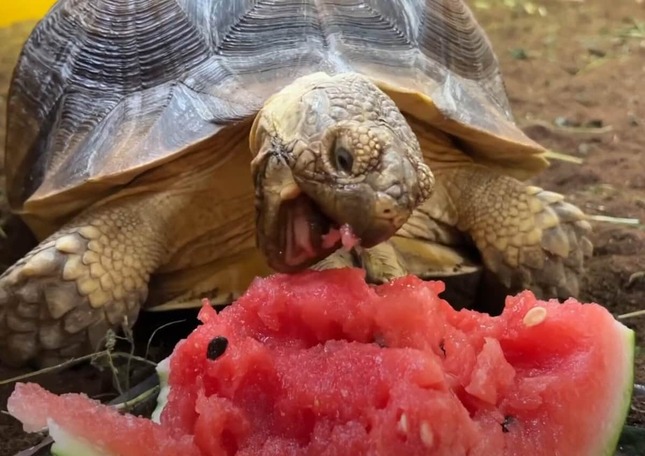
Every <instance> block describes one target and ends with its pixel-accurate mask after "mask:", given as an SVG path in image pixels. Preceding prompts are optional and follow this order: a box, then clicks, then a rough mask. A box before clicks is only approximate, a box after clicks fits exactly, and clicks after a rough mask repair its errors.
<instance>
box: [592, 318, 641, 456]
mask: <svg viewBox="0 0 645 456" xmlns="http://www.w3.org/2000/svg"><path fill="white" fill-rule="evenodd" d="M614 324H615V325H617V326H618V332H619V333H622V336H623V342H624V343H623V346H624V347H625V350H626V353H625V364H626V366H624V369H622V370H621V371H622V372H625V379H624V380H623V384H622V388H619V391H620V392H621V393H620V394H621V396H622V400H619V401H617V402H618V405H617V407H616V412H615V415H614V416H613V417H612V419H611V420H610V421H609V422H610V423H611V426H610V429H613V430H614V432H613V434H612V435H610V436H609V437H608V439H607V442H606V444H605V446H604V448H603V450H604V451H602V453H600V454H601V455H602V456H614V454H615V453H616V448H617V447H618V441H619V440H620V435H621V433H622V431H623V428H624V426H625V422H626V421H627V415H628V414H629V410H630V408H631V403H632V394H633V391H634V357H635V354H636V334H635V333H634V331H633V330H631V329H630V328H628V327H627V326H625V325H623V324H622V323H621V322H619V321H618V320H616V321H615V323H614Z"/></svg>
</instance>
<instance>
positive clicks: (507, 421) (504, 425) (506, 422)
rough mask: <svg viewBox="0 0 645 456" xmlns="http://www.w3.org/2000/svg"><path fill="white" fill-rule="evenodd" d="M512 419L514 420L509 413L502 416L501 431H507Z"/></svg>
mask: <svg viewBox="0 0 645 456" xmlns="http://www.w3.org/2000/svg"><path fill="white" fill-rule="evenodd" d="M513 421H515V418H513V417H512V416H511V415H506V416H505V417H504V422H503V423H502V432H504V433H506V432H508V427H509V426H510V425H511V424H512V423H513Z"/></svg>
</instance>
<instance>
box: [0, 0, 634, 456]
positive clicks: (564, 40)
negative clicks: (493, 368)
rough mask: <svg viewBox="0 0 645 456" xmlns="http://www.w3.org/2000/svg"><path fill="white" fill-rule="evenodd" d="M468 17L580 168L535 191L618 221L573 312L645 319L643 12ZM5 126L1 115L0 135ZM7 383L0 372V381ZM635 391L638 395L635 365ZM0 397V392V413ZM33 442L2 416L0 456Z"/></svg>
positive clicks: (537, 9)
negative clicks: (586, 305)
mask: <svg viewBox="0 0 645 456" xmlns="http://www.w3.org/2000/svg"><path fill="white" fill-rule="evenodd" d="M470 5H471V6H472V7H473V10H474V12H475V14H476V16H477V18H478V19H479V20H480V22H481V23H482V24H483V25H484V27H485V28H486V30H487V31H488V33H489V36H490V38H491V40H492V41H493V45H494V47H495V49H496V51H497V53H498V55H499V58H500V60H501V63H502V66H503V70H504V74H505V78H506V83H507V87H508V92H509V96H510V99H511V103H512V105H513V107H514V110H515V114H516V118H517V121H518V123H519V124H520V125H521V126H522V127H523V128H524V129H525V131H526V132H527V133H528V134H529V135H530V136H531V137H533V138H534V139H536V140H538V141H540V142H542V143H543V144H545V145H546V146H548V147H549V148H551V149H552V150H553V151H556V152H560V153H566V154H569V155H571V156H573V157H574V158H577V159H579V160H580V161H581V162H582V163H571V162H565V161H559V160H556V161H554V162H553V165H552V167H551V168H550V169H549V170H547V171H546V172H545V173H544V174H543V175H542V176H540V177H539V178H538V179H536V180H535V183H536V184H538V185H541V186H543V187H546V188H549V189H551V190H555V191H558V192H562V193H563V194H565V195H566V196H567V197H568V198H569V199H570V200H571V201H573V202H575V203H576V204H578V205H579V206H581V207H582V208H583V209H584V210H585V211H586V212H588V213H589V214H591V215H593V216H609V217H614V218H615V217H619V218H624V219H626V220H623V223H620V224H619V223H615V221H614V222H611V223H610V222H606V221H595V222H594V234H593V241H594V244H595V253H594V257H593V258H592V260H591V261H590V263H589V269H588V274H587V276H586V278H585V281H584V286H583V290H582V295H581V300H583V301H587V302H591V301H593V302H598V303H600V304H603V305H605V306H606V307H607V308H608V309H609V310H610V311H611V312H612V313H613V314H614V315H616V316H620V315H624V314H626V313H629V312H634V311H638V310H643V309H645V274H639V273H640V272H642V271H645V152H643V147H644V145H645V86H644V85H643V82H642V81H643V80H644V78H645V3H644V2H643V0H619V1H615V0H535V3H530V2H527V1H526V0H476V1H475V0H471V2H470ZM27 30H28V28H26V27H25V26H18V27H14V28H12V29H9V30H0V98H1V99H0V101H1V102H2V104H3V106H4V99H5V95H6V89H7V83H8V80H9V77H10V74H9V71H10V70H9V68H10V67H11V66H12V65H13V62H14V61H15V58H16V52H17V50H18V48H17V45H18V43H20V42H21V40H22V39H23V38H24V36H25V34H26V31H27ZM4 115H5V113H4V108H2V110H0V124H1V125H3V126H4ZM0 143H2V144H3V143H4V131H3V129H1V128H0ZM0 147H2V146H0ZM0 196H1V195H0ZM0 222H1V223H2V228H3V230H4V235H3V236H4V238H0V269H1V270H3V269H4V268H5V267H6V266H7V265H9V264H11V263H12V262H13V261H15V259H17V258H18V257H19V256H20V255H22V254H23V253H24V252H25V251H26V250H27V249H28V248H29V247H30V245H31V243H32V242H33V241H32V239H31V238H30V236H28V235H26V234H25V231H26V230H25V228H24V226H23V225H22V224H20V222H18V221H16V220H15V219H13V218H11V217H10V216H9V215H8V214H7V211H6V209H5V210H2V212H0ZM0 234H2V233H0ZM623 322H624V323H625V324H627V325H628V326H630V327H632V328H633V329H635V331H636V333H637V343H638V344H639V345H640V344H642V343H643V340H644V338H645V316H642V317H632V318H627V319H624V320H623ZM17 373H18V372H15V371H7V370H6V369H1V368H0V380H1V379H3V378H7V377H9V376H11V375H15V374H17ZM38 381H41V382H43V383H45V384H46V385H47V387H49V388H51V389H53V390H54V391H63V390H65V391H69V390H70V389H71V390H74V391H81V390H82V391H86V392H88V393H89V394H91V395H94V396H98V395H100V394H105V393H106V391H107V392H108V393H109V392H110V391H111V392H112V393H113V391H112V390H111V386H110V385H111V382H110V379H109V378H106V374H105V373H99V372H98V371H97V370H96V369H94V368H91V367H80V368H76V369H74V370H70V371H66V372H64V373H61V374H59V375H57V376H54V375H49V376H46V377H39V379H38ZM636 382H638V383H645V358H643V357H641V356H638V359H637V370H636ZM9 392H10V388H9V387H0V410H1V409H3V408H4V405H5V400H6V397H7V395H8V393H9ZM105 397H107V396H105ZM628 421H629V423H631V424H635V425H639V426H645V401H642V400H639V399H635V400H634V402H633V406H632V412H631V413H630V417H629V420H628ZM34 440H35V439H34V437H33V436H32V437H26V436H24V435H23V434H22V433H21V432H20V428H19V427H18V426H17V425H16V423H15V422H14V421H13V420H12V419H11V418H10V417H8V416H4V415H2V414H0V455H12V454H14V453H15V452H16V451H18V450H19V449H21V448H25V447H26V446H28V445H29V444H30V443H33V442H34ZM36 440H37V439H36Z"/></svg>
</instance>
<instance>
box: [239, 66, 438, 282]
mask: <svg viewBox="0 0 645 456" xmlns="http://www.w3.org/2000/svg"><path fill="white" fill-rule="evenodd" d="M250 149H251V152H252V154H253V156H254V158H253V160H252V163H251V169H252V175H253V181H254V184H255V200H256V224H257V245H258V247H259V248H260V250H262V252H263V253H264V254H265V255H266V257H267V259H268V262H269V264H270V265H271V267H273V268H274V269H276V270H278V271H280V272H293V271H298V270H301V269H304V268H306V267H309V266H311V265H313V264H314V263H316V262H318V261H320V260H322V259H323V258H325V257H326V256H328V255H330V254H331V253H333V252H334V251H336V250H337V249H338V248H339V247H340V245H341V240H340V238H339V237H333V236H331V237H329V236H328V235H330V234H333V232H334V231H335V232H337V231H338V229H339V228H340V226H346V227H350V229H351V231H352V232H353V234H354V236H355V237H357V238H359V239H360V242H361V244H362V245H363V246H364V247H371V246H373V245H376V244H378V243H380V242H383V241H385V240H387V239H388V238H389V237H390V236H392V235H393V234H394V233H395V232H396V231H397V230H398V229H399V228H400V227H401V226H402V225H403V224H404V223H405V222H406V221H407V219H408V217H409V216H410V215H411V213H412V211H413V210H414V209H415V208H416V207H417V206H418V205H419V204H420V203H421V202H422V201H424V200H425V199H426V198H427V197H428V196H429V193H430V191H431V188H432V185H433V176H432V174H431V172H430V170H429V169H428V168H427V166H426V165H425V164H424V163H423V158H422V156H421V152H420V148H419V145H418V142H417V141H416V138H415V136H414V134H413V133H412V131H411V129H410V127H409V126H408V124H407V123H406V121H405V119H404V118H403V116H402V115H401V113H400V112H398V109H397V108H396V106H395V105H394V103H393V102H392V101H391V100H390V99H389V98H387V97H386V95H385V94H384V93H382V92H380V91H379V90H378V89H377V88H376V87H375V86H373V85H371V83H369V82H368V81H367V80H365V79H363V78H361V77H358V76H356V75H346V76H343V75H340V76H334V77H329V76H327V75H322V74H315V75H311V76H309V77H305V78H301V79H300V80H296V81H295V82H294V83H293V84H292V85H291V86H288V87H287V88H285V89H283V91H281V92H279V93H278V94H276V95H274V97H272V98H270V99H269V100H268V101H267V103H266V104H265V106H264V108H263V109H262V110H261V111H260V113H259V114H258V116H257V117H256V119H255V121H254V123H253V126H252V128H251V132H250ZM332 238H333V239H334V241H330V240H329V239H332Z"/></svg>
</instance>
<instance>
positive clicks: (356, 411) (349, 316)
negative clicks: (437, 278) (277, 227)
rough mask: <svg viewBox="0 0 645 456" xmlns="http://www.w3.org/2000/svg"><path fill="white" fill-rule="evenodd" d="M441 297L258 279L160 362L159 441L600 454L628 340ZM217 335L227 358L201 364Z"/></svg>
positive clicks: (340, 283) (346, 276) (606, 444)
mask: <svg viewBox="0 0 645 456" xmlns="http://www.w3.org/2000/svg"><path fill="white" fill-rule="evenodd" d="M441 291H443V284H441V283H440V282H423V281H421V280H419V279H417V278H414V277H407V278H403V279H398V280H395V281H394V282H392V283H390V284H386V285H382V286H378V287H373V286H368V285H367V284H366V283H365V281H364V273H363V272H362V271H361V270H353V269H346V270H331V271H323V272H314V271H311V272H305V273H301V274H297V275H275V276H272V277H270V278H266V279H259V280H257V281H256V282H255V283H254V284H253V285H252V286H251V287H250V289H249V290H248V292H247V293H246V294H245V295H244V296H243V297H242V298H240V299H239V300H238V301H237V302H236V303H235V304H234V305H232V306H230V307H228V308H227V309H225V310H224V311H222V312H220V313H219V314H216V312H215V311H214V310H213V309H212V308H210V307H208V306H205V307H204V308H203V309H202V311H201V313H200V319H201V321H202V322H203V324H202V325H201V326H199V327H198V328H197V329H196V330H195V331H194V332H193V333H192V334H191V335H190V336H189V337H188V338H187V339H186V340H184V341H182V342H181V343H180V344H179V345H178V346H177V347H176V349H175V351H174V353H173V354H172V356H171V358H170V373H169V386H170V394H169V396H168V402H167V404H166V405H165V407H164V409H163V412H162V414H161V424H160V427H161V428H162V429H165V430H166V432H167V435H165V436H164V438H166V439H171V440H172V441H173V442H174V441H181V442H184V441H183V440H181V439H182V438H185V436H186V435H188V436H194V444H195V445H196V446H197V447H198V448H199V449H200V451H201V454H203V455H232V454H236V455H240V456H242V455H266V456H271V455H312V456H313V455H352V456H354V455H356V456H360V455H399V454H405V455H422V454H423V455H450V456H459V455H469V456H477V455H481V456H491V455H495V456H497V455H509V456H510V455H522V456H524V455H535V456H540V455H549V456H552V455H556V454H561V455H566V456H576V455H580V456H591V455H601V454H613V449H614V448H615V446H616V441H617V439H618V434H619V432H620V429H621V427H622V424H623V422H624V419H625V416H626V413H627V409H628V406H629V402H630V392H631V385H632V362H633V333H632V332H631V331H630V330H629V329H627V328H626V327H624V326H623V325H621V324H620V323H618V322H617V321H616V320H615V319H614V318H613V317H612V316H611V315H610V314H609V313H608V312H607V311H606V310H605V309H604V308H603V307H601V306H599V305H595V304H585V305H583V304H580V303H578V302H576V301H574V300H569V301H567V302H566V303H564V304H559V303H557V302H555V301H554V302H543V301H538V300H536V299H535V297H534V296H533V295H532V294H531V293H529V292H525V293H522V294H520V295H518V296H516V297H510V298H508V300H507V303H506V308H505V310H504V312H503V314H502V315H501V316H499V317H490V316H488V315H485V314H480V313H477V312H473V311H467V310H462V311H455V310H453V309H452V308H451V307H450V306H449V305H448V303H447V302H445V301H443V300H442V299H440V298H439V297H438V294H439V293H441ZM222 336H223V337H226V338H227V339H228V347H227V349H226V351H225V352H224V354H223V355H221V356H220V357H219V358H217V359H214V360H210V359H207V356H206V353H207V350H208V345H209V343H210V342H211V341H212V340H213V339H214V338H216V337H222ZM15 394H18V395H17V396H15V397H12V399H13V400H14V401H15V402H14V403H17V402H21V401H22V402H28V401H30V400H31V399H30V397H29V395H28V394H25V392H24V390H17V393H14V395H15ZM10 411H11V410H10ZM12 413H14V412H13V411H12ZM14 415H15V413H14ZM18 418H19V419H22V420H23V422H27V421H29V420H28V417H27V418H25V416H24V414H23V416H22V417H21V416H18ZM115 426H116V425H115ZM142 426H143V425H142ZM72 433H73V434H74V435H78V436H86V433H84V432H83V430H82V429H79V428H78V427H77V428H73V429H72ZM114 454H123V455H127V454H133V455H134V454H143V453H114ZM158 454H160V455H161V454H170V453H158ZM176 454H178V453H176ZM186 454H190V453H189V452H188V451H186ZM70 456H72V455H70Z"/></svg>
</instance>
